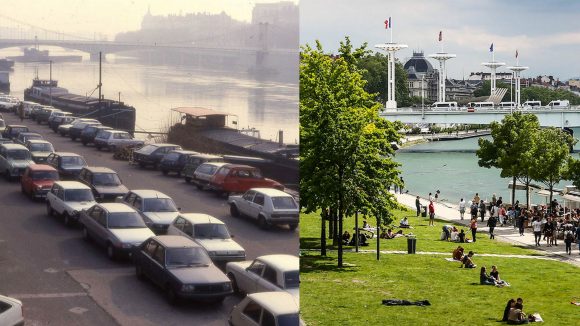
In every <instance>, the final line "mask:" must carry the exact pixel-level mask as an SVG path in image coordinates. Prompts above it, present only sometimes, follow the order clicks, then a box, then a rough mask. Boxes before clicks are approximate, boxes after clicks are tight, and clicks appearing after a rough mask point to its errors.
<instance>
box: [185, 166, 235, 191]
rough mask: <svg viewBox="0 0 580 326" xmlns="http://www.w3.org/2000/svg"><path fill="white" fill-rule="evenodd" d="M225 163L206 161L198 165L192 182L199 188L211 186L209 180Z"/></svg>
mask: <svg viewBox="0 0 580 326" xmlns="http://www.w3.org/2000/svg"><path fill="white" fill-rule="evenodd" d="M224 165H228V163H225V162H206V163H202V164H201V165H200V166H198V167H197V169H196V170H195V172H194V173H193V177H192V178H191V180H190V182H191V183H193V184H194V185H195V186H196V187H197V189H199V190H202V189H205V188H207V187H208V186H209V182H210V181H211V178H212V177H213V176H214V174H215V173H216V172H217V171H218V170H219V169H220V168H221V167H222V166H224Z"/></svg>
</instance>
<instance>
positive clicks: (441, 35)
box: [439, 31, 443, 42]
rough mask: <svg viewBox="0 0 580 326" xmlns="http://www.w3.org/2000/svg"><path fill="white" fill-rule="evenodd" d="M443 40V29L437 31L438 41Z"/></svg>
mask: <svg viewBox="0 0 580 326" xmlns="http://www.w3.org/2000/svg"><path fill="white" fill-rule="evenodd" d="M441 41H443V31H439V42H441Z"/></svg>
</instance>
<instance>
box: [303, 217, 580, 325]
mask: <svg viewBox="0 0 580 326" xmlns="http://www.w3.org/2000/svg"><path fill="white" fill-rule="evenodd" d="M304 226H305V224H302V225H301V230H304V231H303V232H304V233H308V232H309V231H306V229H305V228H304ZM313 232H314V231H313ZM391 241H392V240H391ZM425 242H428V243H429V244H430V245H434V244H431V242H429V240H425ZM477 243H478V245H479V241H478V242H477ZM482 246H483V241H482ZM482 248H490V249H491V246H489V244H488V245H485V246H484V247H482ZM520 250H521V249H520ZM477 251H482V250H481V249H477ZM335 254H336V252H332V253H331V255H329V256H328V257H320V256H319V255H317V254H314V253H305V254H303V255H302V257H301V258H300V265H301V266H300V278H301V284H300V291H301V295H300V303H301V308H300V309H301V314H302V318H303V319H304V320H305V322H306V323H307V324H308V325H341V326H342V325H504V324H502V323H498V321H499V320H501V316H502V314H503V310H504V307H505V304H506V302H507V301H508V300H509V299H510V298H514V299H515V298H518V297H521V298H523V299H524V311H525V312H526V313H536V312H538V313H540V314H541V316H542V318H543V319H544V321H545V323H544V324H539V325H546V326H547V325H578V316H580V307H578V306H575V305H572V304H570V301H571V300H572V298H573V297H580V292H579V291H580V285H579V283H578V280H579V278H578V275H579V274H578V268H577V267H575V266H572V265H569V264H565V263H561V262H554V261H545V260H539V259H522V258H497V257H478V256H477V255H476V256H475V257H474V261H475V263H476V264H477V265H478V267H481V266H487V267H488V268H489V267H491V265H497V266H498V269H499V271H500V276H501V278H502V279H505V280H506V281H508V282H510V283H511V287H504V288H497V287H494V286H485V285H479V268H476V269H463V268H458V267H459V263H456V262H448V261H446V260H444V257H442V256H435V255H433V256H431V255H400V254H396V255H395V254H391V255H381V260H380V261H376V259H375V254H374V253H370V254H369V253H358V254H356V253H345V255H344V261H345V263H347V264H348V265H349V266H347V267H344V268H342V269H338V268H337V267H336V256H335ZM383 299H406V300H411V301H415V300H429V301H430V302H431V306H428V307H417V306H391V307H388V306H384V305H382V304H381V302H382V300H383Z"/></svg>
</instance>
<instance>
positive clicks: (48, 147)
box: [30, 143, 54, 152]
mask: <svg viewBox="0 0 580 326" xmlns="http://www.w3.org/2000/svg"><path fill="white" fill-rule="evenodd" d="M30 150H31V151H33V152H54V148H53V147H52V144H49V143H38V144H30Z"/></svg>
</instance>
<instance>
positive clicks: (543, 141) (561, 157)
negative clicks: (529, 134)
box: [531, 128, 575, 203]
mask: <svg viewBox="0 0 580 326" xmlns="http://www.w3.org/2000/svg"><path fill="white" fill-rule="evenodd" d="M574 142H575V141H574V139H573V138H572V136H570V135H569V134H567V133H565V132H564V131H562V129H559V128H545V129H542V130H540V133H539V135H538V140H537V144H536V146H535V148H534V153H533V155H534V156H535V160H533V166H532V169H531V172H532V178H533V179H534V180H536V181H539V182H541V183H543V184H544V185H545V186H546V187H547V188H548V190H549V191H550V203H551V202H552V191H553V190H554V186H555V185H556V184H557V183H558V182H560V181H561V180H562V179H563V178H564V176H565V175H566V173H567V168H568V162H569V160H570V158H571V156H570V145H572V144H574Z"/></svg>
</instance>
